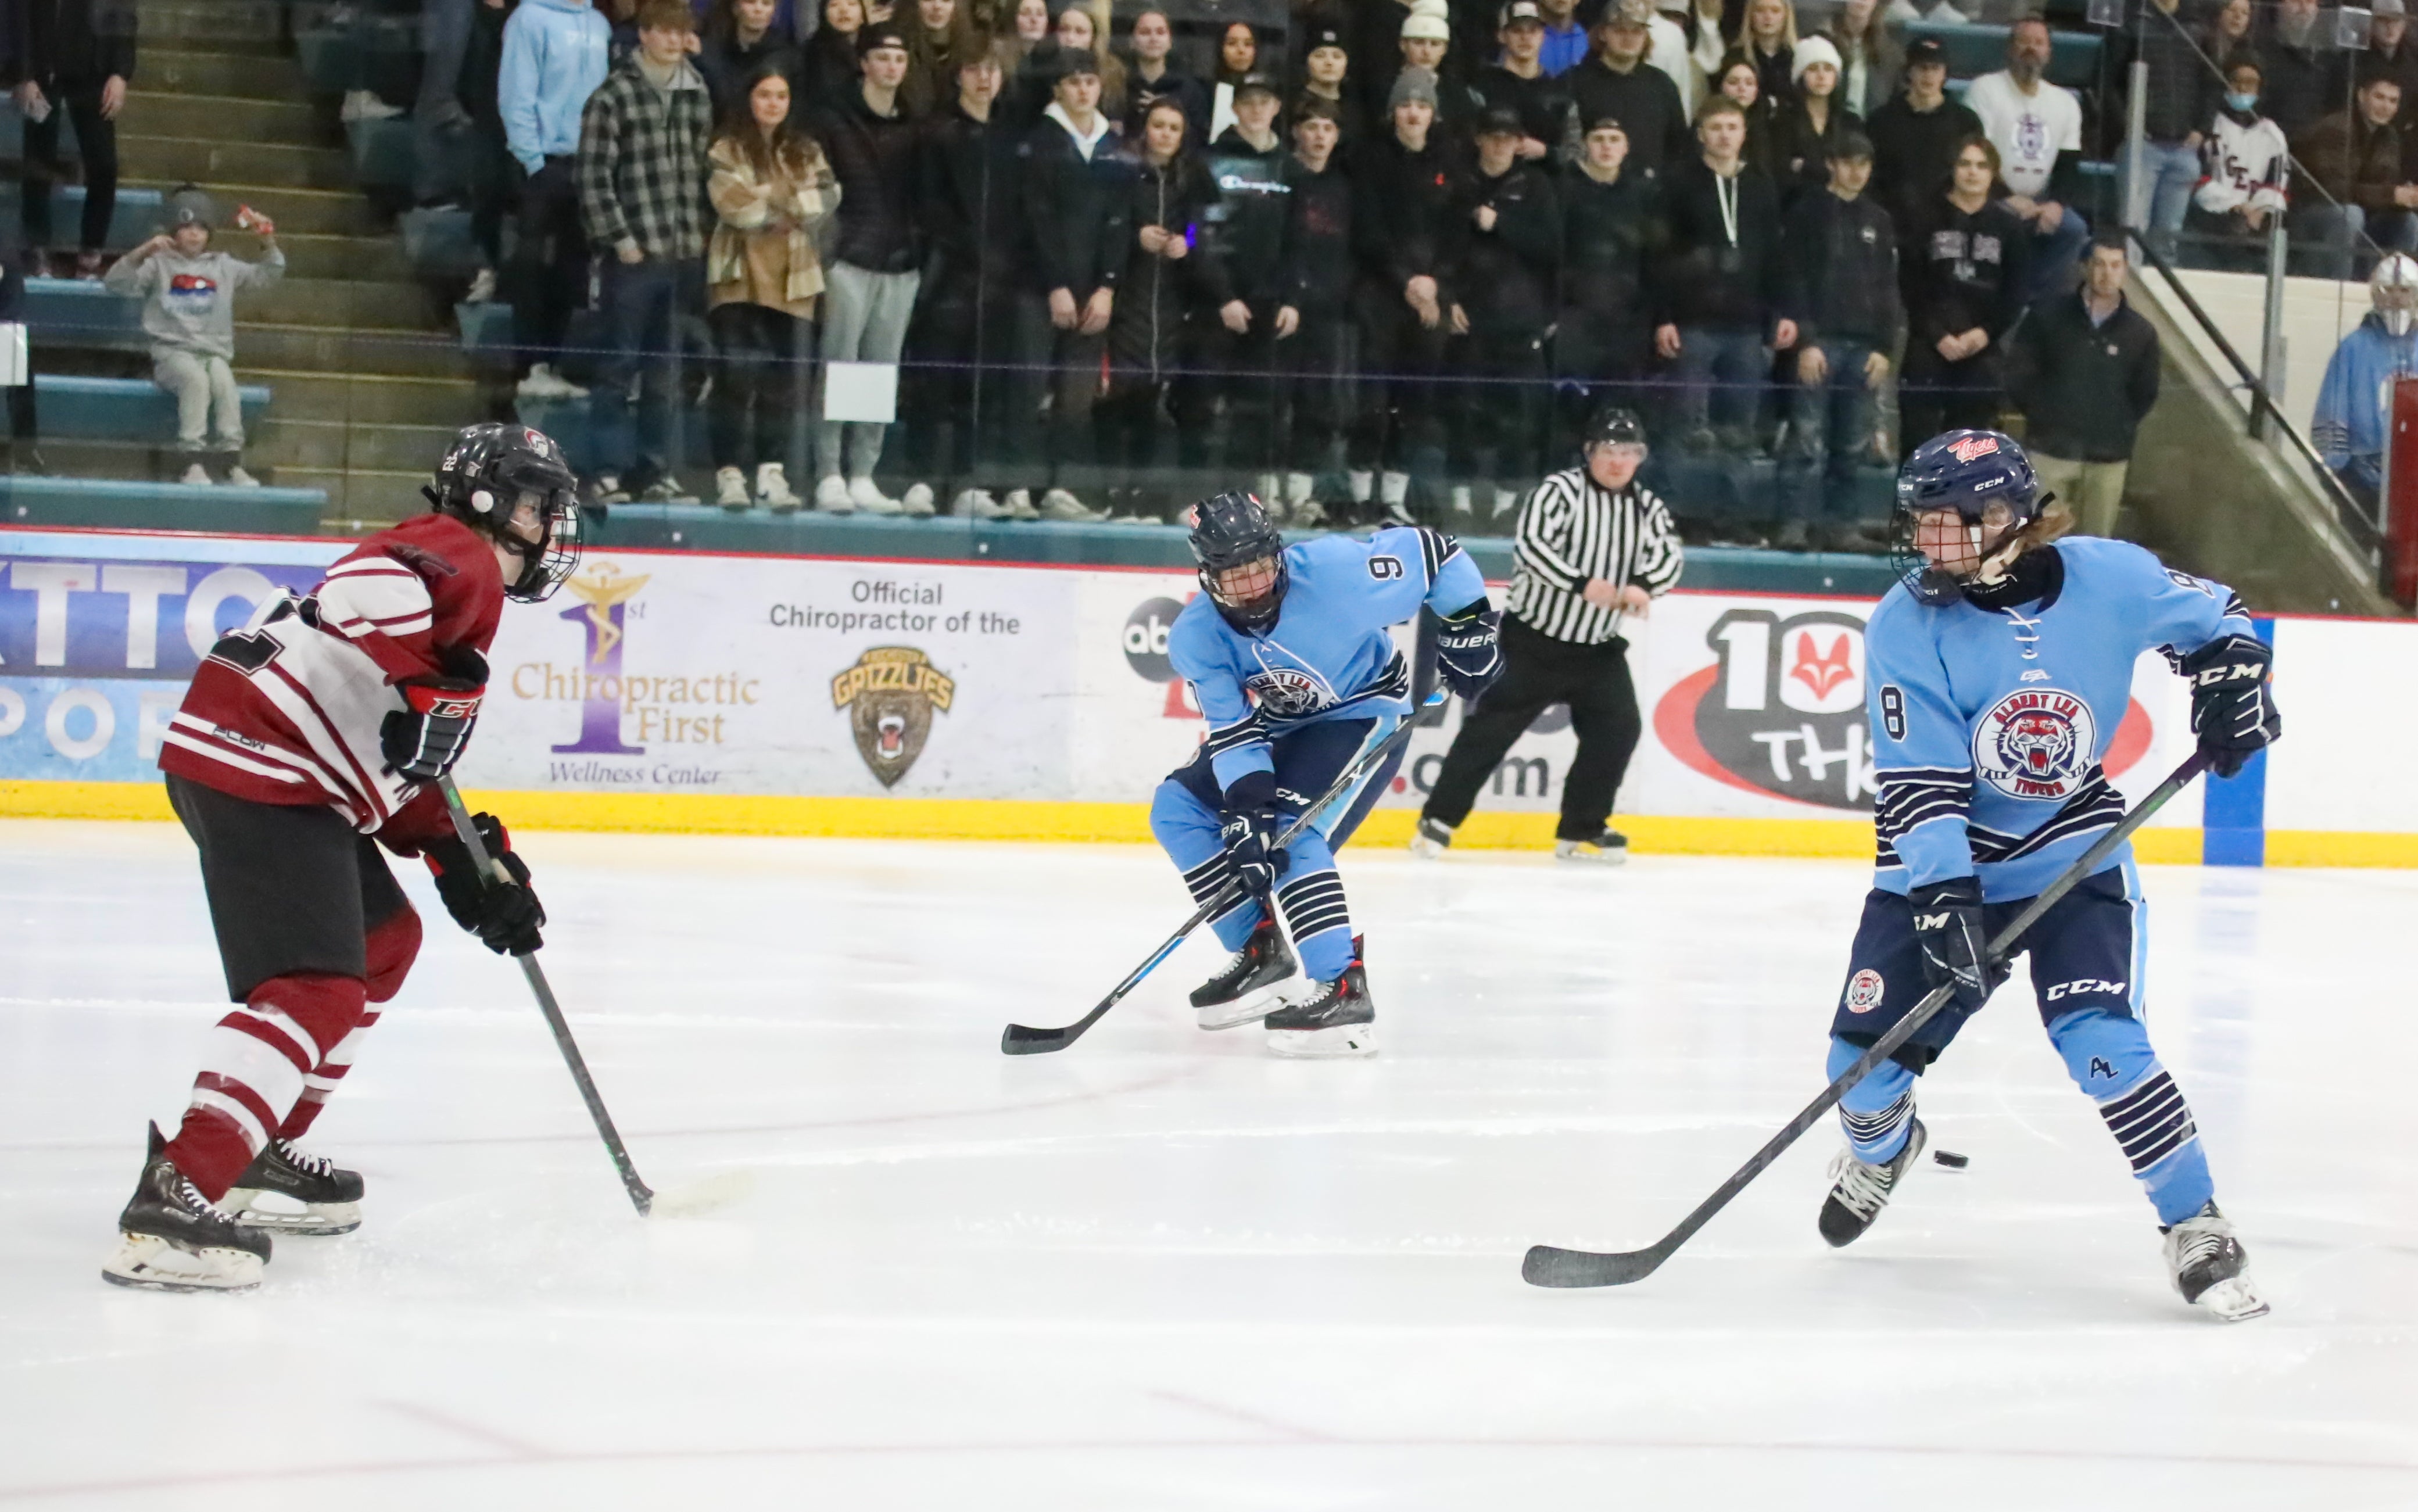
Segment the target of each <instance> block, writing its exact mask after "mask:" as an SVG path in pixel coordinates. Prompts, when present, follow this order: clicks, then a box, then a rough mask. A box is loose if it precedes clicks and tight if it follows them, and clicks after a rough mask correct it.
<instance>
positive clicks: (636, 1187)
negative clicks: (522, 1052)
mask: <svg viewBox="0 0 2418 1512" xmlns="http://www.w3.org/2000/svg"><path fill="white" fill-rule="evenodd" d="M436 785H437V788H438V790H439V791H440V792H442V793H443V794H444V795H445V812H446V813H447V814H448V815H449V816H451V818H452V820H453V832H454V833H455V834H456V835H458V836H460V837H461V840H462V844H463V846H464V847H465V848H467V849H468V850H469V852H470V863H471V864H472V865H473V866H475V867H477V868H478V871H479V880H481V881H482V882H484V883H486V884H487V885H488V886H490V887H493V886H494V885H496V884H497V882H499V881H502V880H504V879H505V878H503V876H502V874H501V871H500V869H499V868H498V867H497V865H496V858H495V857H493V856H491V855H489V854H488V853H487V842H486V841H485V840H484V839H482V837H481V836H480V834H479V828H478V826H477V825H475V824H472V823H471V822H470V811H469V810H468V809H467V808H465V807H464V806H463V804H462V793H461V790H460V789H459V788H457V787H454V786H453V779H452V778H451V777H450V776H449V777H439V778H438V779H436ZM515 958H516V959H517V960H519V962H520V963H521V974H522V975H523V976H525V977H527V978H528V985H529V992H530V993H531V995H533V996H534V997H535V998H536V999H537V1006H538V1011H539V1012H540V1013H542V1014H543V1015H545V1024H546V1027H547V1028H548V1029H550V1030H552V1031H554V1043H555V1047H556V1048H558V1049H559V1050H560V1051H561V1052H562V1061H563V1064H565V1065H567V1066H569V1067H570V1068H571V1079H572V1080H573V1081H574V1082H576V1083H578V1086H579V1098H580V1101H582V1102H584V1103H586V1104H587V1105H588V1116H589V1118H591V1119H594V1120H595V1121H596V1133H597V1135H598V1136H599V1137H600V1138H603V1139H604V1141H605V1153H606V1154H609V1155H611V1156H612V1157H613V1168H614V1169H615V1170H618V1171H620V1173H621V1186H622V1189H623V1190H625V1191H627V1192H628V1193H629V1194H630V1202H631V1204H632V1205H633V1206H635V1208H636V1209H637V1210H638V1216H640V1217H642V1218H643V1217H645V1216H646V1215H647V1211H648V1210H649V1209H650V1208H651V1207H652V1206H654V1201H655V1194H654V1191H653V1189H652V1188H650V1187H649V1186H648V1185H647V1184H646V1183H645V1182H642V1181H640V1180H639V1179H638V1168H637V1166H636V1165H635V1164H634V1163H633V1162H632V1161H631V1159H630V1150H629V1147H628V1146H627V1145H624V1144H623V1143H622V1142H621V1132H620V1130H619V1129H616V1128H615V1127H614V1126H613V1115H612V1114H611V1113H609V1112H607V1111H605V1098H604V1096H603V1095H602V1094H601V1093H599V1092H597V1091H596V1078H595V1077H591V1076H589V1074H588V1058H587V1057H586V1056H584V1055H581V1054H580V1053H579V1042H578V1041H577V1040H574V1039H573V1038H572V1037H571V1025H570V1024H569V1023H568V1022H567V1021H565V1020H564V1018H563V1016H562V1005H561V1004H559V1003H558V1002H556V1001H555V1000H554V987H553V986H552V985H551V984H549V983H548V982H547V981H546V979H545V968H543V967H542V966H540V965H538V964H537V955H536V953H535V952H531V953H530V954H528V955H522V956H518V957H515Z"/></svg>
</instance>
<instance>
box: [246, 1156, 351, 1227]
mask: <svg viewBox="0 0 2418 1512" xmlns="http://www.w3.org/2000/svg"><path fill="white" fill-rule="evenodd" d="M225 1206H226V1211H227V1212H228V1213H230V1214H233V1215H234V1217H235V1221H236V1222H237V1223H239V1224H241V1225H242V1226H243V1227H245V1228H247V1229H271V1230H273V1231H275V1232H277V1233H282V1234H348V1233H351V1232H352V1231H353V1230H354V1229H358V1228H360V1226H361V1179H360V1176H359V1175H358V1174H357V1173H355V1172H353V1171H349V1170H340V1169H338V1168H337V1167H336V1163H335V1162H334V1161H332V1160H329V1158H328V1157H327V1156H325V1155H314V1154H306V1153H303V1152H302V1151H299V1150H297V1149H295V1148H294V1146H293V1145H291V1144H289V1143H288V1142H286V1141H285V1140H283V1139H271V1140H269V1141H268V1149H266V1150H263V1151H262V1152H261V1153H260V1156H259V1158H258V1159H256V1160H254V1161H253V1163H252V1164H251V1165H250V1166H248V1167H246V1168H244V1172H243V1174H242V1175H240V1176H238V1177H237V1178H236V1179H235V1185H233V1186H231V1187H229V1188H228V1189H227V1195H226V1204H225Z"/></svg>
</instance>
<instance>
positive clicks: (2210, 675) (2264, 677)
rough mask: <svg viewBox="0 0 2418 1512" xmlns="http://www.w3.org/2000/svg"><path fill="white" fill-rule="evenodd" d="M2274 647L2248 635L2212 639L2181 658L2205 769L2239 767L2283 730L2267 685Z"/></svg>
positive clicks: (2228, 771)
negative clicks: (2205, 755) (2205, 758)
mask: <svg viewBox="0 0 2418 1512" xmlns="http://www.w3.org/2000/svg"><path fill="white" fill-rule="evenodd" d="M2274 660H2275V653H2274V652H2273V651H2272V650H2270V649H2268V648H2267V645H2266V643H2265V642H2263V641H2259V640H2256V639H2254V638H2252V637H2251V636H2248V635H2227V636H2226V637H2225V638H2224V639H2223V640H2212V641H2210V642H2209V643H2208V644H2207V645H2205V646H2203V647H2201V648H2200V649H2198V650H2196V651H2194V652H2192V653H2191V654H2190V655H2189V656H2186V657H2184V658H2183V662H2182V669H2183V676H2184V677H2186V678H2188V679H2190V680H2191V691H2192V733H2193V734H2195V735H2196V736H2198V737H2199V748H2200V749H2201V750H2203V751H2205V752H2207V753H2208V757H2209V760H2208V769H2209V771H2212V772H2214V773H2216V774H2217V775H2218V776H2220V777H2230V776H2232V775H2233V774H2234V773H2236V772H2238V771H2241V770H2242V763H2244V762H2246V761H2248V760H2249V759H2250V757H2251V756H2252V754H2253V753H2255V752H2257V751H2259V750H2261V749H2263V748H2265V747H2266V746H2268V745H2270V744H2272V743H2273V741H2274V740H2275V738H2276V737H2277V736H2279V735H2281V734H2283V733H2284V718H2283V716H2282V715H2281V714H2278V713H2277V712H2276V711H2275V697H2274V693H2273V689H2272V688H2270V687H2269V686H2268V668H2269V667H2270V666H2272V665H2273V663H2274Z"/></svg>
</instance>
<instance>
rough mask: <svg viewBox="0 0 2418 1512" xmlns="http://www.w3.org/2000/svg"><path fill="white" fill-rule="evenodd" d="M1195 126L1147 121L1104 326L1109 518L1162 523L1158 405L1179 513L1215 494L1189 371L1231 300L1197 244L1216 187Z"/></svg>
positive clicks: (1203, 419) (1175, 108)
mask: <svg viewBox="0 0 2418 1512" xmlns="http://www.w3.org/2000/svg"><path fill="white" fill-rule="evenodd" d="M1189 130H1191V118H1190V117H1189V116H1187V115H1186V114H1185V111H1184V105H1183V102H1182V101H1180V100H1175V99H1162V100H1160V101H1158V102H1157V103H1156V104H1155V105H1153V106H1151V108H1150V109H1149V110H1148V111H1147V112H1145V113H1143V115H1142V134H1141V141H1140V143H1139V144H1138V146H1139V148H1140V150H1139V152H1138V153H1137V154H1136V161H1135V165H1134V172H1133V176H1132V178H1131V180H1130V188H1129V190H1128V197H1127V201H1126V204H1127V206H1128V208H1127V210H1126V212H1125V225H1126V228H1127V232H1126V234H1127V237H1128V238H1129V239H1128V246H1129V248H1130V249H1131V250H1130V251H1129V252H1127V253H1126V259H1125V277H1124V278H1123V279H1122V280H1120V281H1119V283H1118V286H1117V307H1116V312H1115V313H1114V314H1113V315H1111V316H1110V319H1109V391H1108V394H1107V396H1106V397H1104V398H1103V399H1102V400H1101V401H1100V416H1099V419H1100V434H1101V438H1102V441H1103V443H1104V445H1103V450H1104V451H1105V452H1106V453H1107V454H1106V456H1105V457H1104V458H1103V466H1104V467H1105V469H1106V471H1107V473H1108V476H1109V479H1110V482H1109V489H1108V505H1109V512H1110V515H1111V516H1124V517H1127V518H1136V519H1153V520H1155V519H1158V518H1162V517H1163V516H1164V515H1165V513H1166V506H1167V504H1168V503H1169V502H1170V500H1168V499H1167V498H1164V497H1159V496H1158V495H1159V493H1160V491H1159V490H1158V489H1155V488H1152V487H1150V486H1148V484H1147V482H1146V480H1148V479H1149V478H1150V476H1151V473H1152V466H1151V464H1152V463H1153V461H1154V460H1155V458H1156V455H1157V451H1158V417H1159V414H1160V406H1161V405H1162V404H1165V403H1167V402H1168V401H1170V400H1172V401H1173V404H1174V410H1175V420H1176V464H1177V466H1179V467H1180V468H1182V469H1183V471H1184V473H1185V475H1186V476H1185V477H1184V479H1183V480H1182V481H1181V483H1180V485H1179V487H1178V488H1177V489H1176V490H1175V493H1176V494H1177V495H1178V496H1180V498H1181V500H1182V501H1183V502H1186V503H1188V502H1190V501H1191V500H1193V499H1196V498H1200V497H1202V496H1205V495H1206V494H1208V493H1210V492H1214V491H1215V486H1216V485H1215V484H1214V483H1213V482H1212V481H1210V479H1209V477H1208V476H1207V475H1208V462H1209V456H1208V451H1207V442H1208V439H1209V434H1210V431H1209V420H1210V416H1209V415H1208V414H1207V413H1205V411H1207V410H1208V408H1209V405H1208V402H1207V401H1208V386H1207V385H1205V384H1203V383H1202V382H1201V376H1200V374H1197V373H1193V372H1190V371H1187V369H1188V368H1189V367H1190V366H1191V365H1192V364H1193V363H1194V362H1195V361H1196V360H1197V349H1198V347H1199V345H1200V341H1199V335H1198V332H1197V331H1196V330H1195V329H1194V324H1195V321H1196V320H1200V321H1201V322H1204V323H1205V322H1206V321H1207V320H1210V319H1214V318H1215V316H1214V315H1213V314H1211V312H1213V311H1215V310H1217V308H1218V307H1219V306H1220V305H1223V304H1225V303H1226V302H1227V301H1228V299H1230V298H1232V295H1233V290H1232V286H1231V285H1230V284H1228V283H1227V282H1226V275H1225V269H1224V268H1223V267H1220V266H1219V263H1218V259H1217V253H1216V252H1215V251H1214V250H1213V249H1211V248H1208V247H1204V246H1203V245H1202V244H1201V243H1202V237H1203V232H1204V229H1205V222H1206V221H1207V219H1208V215H1209V211H1210V209H1211V208H1212V207H1213V206H1216V204H1217V184H1216V183H1215V182H1214V181H1213V180H1212V179H1211V178H1210V176H1209V169H1208V166H1207V165H1206V164H1205V163H1203V162H1202V161H1201V160H1200V159H1199V158H1198V157H1195V156H1194V155H1193V154H1192V153H1191V152H1189V151H1187V150H1186V146H1185V141H1184V138H1185V134H1186V132H1187V131H1189Z"/></svg>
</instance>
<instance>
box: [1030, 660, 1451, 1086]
mask: <svg viewBox="0 0 2418 1512" xmlns="http://www.w3.org/2000/svg"><path fill="white" fill-rule="evenodd" d="M1444 699H1445V694H1444V690H1443V689H1442V688H1438V689H1436V690H1435V691H1434V692H1433V693H1431V694H1429V695H1428V697H1427V702H1425V703H1423V704H1421V705H1420V706H1419V708H1420V709H1422V710H1425V709H1434V708H1436V707H1438V706H1439V705H1441V704H1442V703H1443V702H1444ZM1417 724H1418V715H1417V713H1416V712H1414V713H1411V714H1409V715H1406V716H1404V718H1403V720H1402V722H1401V723H1400V725H1396V726H1395V727H1394V732H1393V733H1392V734H1391V735H1388V736H1386V737H1385V739H1384V740H1382V741H1378V742H1377V745H1376V747H1375V749H1373V750H1371V751H1370V753H1369V754H1368V755H1367V756H1362V757H1361V758H1360V759H1359V760H1357V761H1355V762H1354V763H1352V765H1350V766H1349V767H1346V768H1344V769H1343V775H1341V776H1340V777H1338V778H1336V779H1335V785H1334V786H1333V787H1329V788H1327V789H1326V792H1325V793H1324V795H1323V796H1322V797H1321V798H1320V799H1319V801H1318V802H1315V803H1312V804H1311V805H1309V807H1308V808H1306V809H1304V810H1302V813H1301V817H1299V818H1297V819H1295V820H1293V823H1291V824H1289V825H1287V826H1286V827H1285V832H1284V833H1283V834H1281V835H1278V837H1277V848H1278V849H1282V848H1285V847H1286V846H1289V845H1291V844H1292V843H1293V836H1295V835H1297V834H1299V833H1301V832H1302V831H1304V830H1306V829H1308V828H1309V825H1310V821H1311V820H1313V819H1315V818H1317V817H1319V816H1320V815H1321V814H1324V813H1325V812H1326V807H1327V805H1328V804H1330V803H1332V802H1335V801H1336V800H1337V799H1339V798H1340V797H1342V796H1343V795H1344V794H1345V793H1346V792H1349V791H1350V790H1351V789H1352V787H1353V785H1354V784H1355V783H1357V782H1359V780H1360V779H1361V778H1362V777H1364V776H1366V775H1368V774H1369V773H1370V772H1372V771H1376V770H1377V769H1378V768H1379V767H1381V766H1383V765H1385V759H1386V758H1387V757H1388V756H1392V755H1393V754H1394V753H1395V752H1396V751H1398V750H1400V749H1401V748H1402V747H1403V746H1405V745H1407V744H1409V743H1410V740H1411V736H1412V734H1413V733H1414V731H1415V727H1416V725H1417ZM1242 890H1243V884H1242V883H1241V882H1239V881H1230V882H1228V883H1227V884H1226V885H1225V886H1224V887H1222V888H1219V889H1218V890H1217V896H1216V897H1213V898H1211V899H1210V900H1209V901H1208V902H1206V903H1203V904H1202V905H1201V907H1200V908H1199V909H1196V910H1194V912H1193V915H1192V917H1191V918H1189V919H1186V920H1185V921H1184V923H1183V924H1182V925H1181V926H1180V927H1179V928H1178V929H1177V930H1176V931H1175V933H1173V934H1171V935H1170V936H1168V937H1167V942H1166V943H1165V944H1163V945H1161V946H1159V947H1158V949H1156V950H1155V951H1153V952H1151V953H1150V955H1149V957H1148V958H1147V959H1145V960H1144V961H1143V962H1142V963H1141V964H1140V966H1137V967H1135V968H1134V969H1133V970H1130V971H1128V972H1126V973H1125V980H1124V981H1122V982H1120V983H1118V984H1117V985H1115V986H1113V987H1111V988H1110V989H1109V995H1108V996H1107V997H1105V998H1102V999H1101V1000H1100V1002H1099V1006H1098V1007H1096V1008H1094V1009H1093V1010H1092V1011H1091V1012H1090V1013H1088V1014H1085V1015H1084V1016H1082V1017H1080V1018H1079V1019H1077V1020H1075V1021H1074V1022H1073V1023H1071V1024H1068V1025H1066V1026H1064V1028H1061V1029H1028V1028H1027V1027H1025V1026H1024V1025H1022V1024H1010V1025H1008V1026H1007V1029H1006V1030H1005V1031H1003V1032H1002V1034H1001V1035H1000V1037H999V1050H1000V1053H1001V1054H1002V1055H1048V1053H1050V1052H1051V1051H1053V1050H1063V1049H1064V1048H1065V1047H1066V1046H1069V1045H1072V1044H1074V1043H1075V1042H1076V1041H1077V1040H1079V1039H1081V1038H1082V1037H1083V1031H1086V1030H1088V1029H1090V1028H1091V1027H1092V1026H1093V1025H1094V1024H1096V1023H1098V1022H1099V1021H1100V1017H1101V1016H1102V1015H1104V1014H1106V1013H1107V1012H1108V1011H1109V1010H1110V1009H1111V1008H1113V1007H1115V1006H1116V1005H1117V1003H1118V1002H1119V1001H1120V1000H1123V999H1124V997H1125V994H1126V993H1128V992H1131V991H1132V990H1133V989H1134V988H1135V987H1136V986H1138V985H1140V983H1141V979H1142V978H1143V977H1146V976H1148V975H1150V973H1151V972H1153V971H1155V970H1157V969H1158V963H1159V962H1161V961H1163V960H1165V959H1167V958H1168V957H1169V956H1170V955H1174V954H1175V947H1176V946H1178V945H1181V944H1183V943H1184V941H1185V939H1186V937H1187V936H1189V935H1190V934H1191V933H1192V931H1194V930H1195V929H1198V928H1200V927H1201V925H1202V924H1205V923H1207V922H1208V921H1209V920H1211V919H1214V918H1216V917H1217V915H1219V914H1221V913H1223V912H1225V911H1226V909H1229V908H1231V907H1232V906H1233V903H1234V899H1235V897H1236V896H1237V894H1239V893H1241V892H1242Z"/></svg>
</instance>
